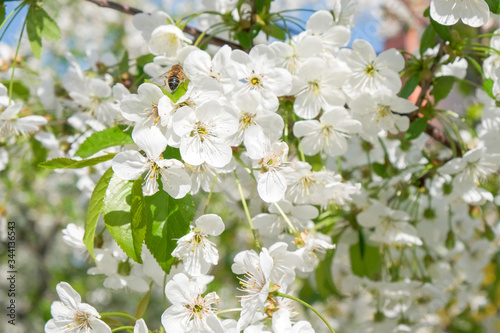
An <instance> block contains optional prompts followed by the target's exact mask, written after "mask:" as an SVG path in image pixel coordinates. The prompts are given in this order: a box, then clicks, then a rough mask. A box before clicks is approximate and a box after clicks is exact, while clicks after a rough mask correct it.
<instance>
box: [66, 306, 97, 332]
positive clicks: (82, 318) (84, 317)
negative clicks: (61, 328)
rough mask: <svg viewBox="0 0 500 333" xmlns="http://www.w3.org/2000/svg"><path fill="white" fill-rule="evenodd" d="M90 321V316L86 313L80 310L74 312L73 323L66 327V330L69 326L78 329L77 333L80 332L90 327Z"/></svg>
mask: <svg viewBox="0 0 500 333" xmlns="http://www.w3.org/2000/svg"><path fill="white" fill-rule="evenodd" d="M90 319H91V315H90V314H88V313H87V312H84V311H82V310H76V312H75V316H74V320H75V321H74V323H72V324H70V325H66V328H70V327H71V326H76V327H77V328H78V329H77V331H78V332H80V331H81V330H85V331H86V330H87V328H88V327H90Z"/></svg>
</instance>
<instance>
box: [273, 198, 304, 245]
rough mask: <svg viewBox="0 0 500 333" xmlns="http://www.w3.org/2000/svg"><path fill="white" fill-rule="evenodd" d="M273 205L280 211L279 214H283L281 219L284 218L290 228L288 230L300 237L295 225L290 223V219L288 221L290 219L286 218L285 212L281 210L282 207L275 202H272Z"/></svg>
mask: <svg viewBox="0 0 500 333" xmlns="http://www.w3.org/2000/svg"><path fill="white" fill-rule="evenodd" d="M274 205H275V206H276V208H278V210H279V211H280V214H281V216H283V219H285V222H286V223H287V224H288V227H289V228H290V230H291V231H292V232H293V233H294V234H295V237H300V233H299V232H298V231H297V229H295V227H294V226H293V224H292V221H290V219H289V218H288V216H286V214H285V212H284V211H283V209H281V207H280V206H279V205H278V203H277V202H274Z"/></svg>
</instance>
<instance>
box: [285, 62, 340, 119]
mask: <svg viewBox="0 0 500 333" xmlns="http://www.w3.org/2000/svg"><path fill="white" fill-rule="evenodd" d="M347 74H348V68H347V67H346V66H345V65H342V64H341V63H340V62H339V61H337V60H335V59H332V60H330V61H329V62H328V63H327V62H326V61H325V60H323V59H322V58H317V57H313V58H309V59H307V61H305V62H304V64H303V65H302V67H301V68H300V69H299V71H298V75H297V76H296V77H294V80H293V88H292V91H291V93H292V94H295V95H297V96H296V98H295V102H294V103H293V109H294V111H295V113H296V114H297V115H298V116H299V117H302V118H305V119H312V118H315V117H316V116H317V115H318V114H319V112H320V110H321V109H323V110H329V109H331V108H332V107H334V106H340V105H344V103H345V100H346V97H345V94H344V93H343V92H342V91H341V90H340V87H342V85H343V84H344V83H345V81H346V80H347V77H348V75H347Z"/></svg>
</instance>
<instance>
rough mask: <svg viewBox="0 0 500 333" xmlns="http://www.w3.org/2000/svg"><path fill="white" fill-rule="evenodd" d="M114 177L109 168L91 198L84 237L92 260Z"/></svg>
mask: <svg viewBox="0 0 500 333" xmlns="http://www.w3.org/2000/svg"><path fill="white" fill-rule="evenodd" d="M112 176H113V169H111V168H109V169H108V170H106V172H105V173H104V174H103V175H102V177H101V179H99V181H98V182H97V184H96V186H95V188H94V191H93V192H92V195H91V196H90V201H89V208H88V209H87V216H86V218H85V234H84V235H83V243H84V244H85V247H87V250H88V251H89V253H90V255H91V256H92V258H93V257H94V235H95V229H96V227H97V222H99V216H100V215H101V211H102V208H103V207H104V196H105V195H106V190H107V189H108V184H109V181H110V180H111V177H112Z"/></svg>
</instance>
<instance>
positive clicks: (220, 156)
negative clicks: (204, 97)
mask: <svg viewBox="0 0 500 333" xmlns="http://www.w3.org/2000/svg"><path fill="white" fill-rule="evenodd" d="M173 122H174V124H175V125H174V131H175V133H176V134H177V135H178V136H179V137H180V138H181V140H180V152H181V156H182V159H183V160H184V161H186V162H187V163H189V164H191V165H200V164H202V163H203V162H206V163H207V164H209V165H211V166H214V167H223V166H225V165H227V164H228V163H229V162H230V161H231V157H232V151H231V146H230V145H229V143H228V142H227V140H226V139H227V138H228V137H229V136H231V135H232V134H234V133H235V132H236V131H237V130H238V118H237V117H236V115H235V112H234V110H232V109H231V108H230V107H228V106H225V105H223V104H220V103H219V102H216V101H208V102H205V103H203V104H202V105H200V106H199V107H197V108H196V110H193V109H192V108H190V107H189V106H184V107H182V108H180V109H179V110H177V111H176V112H175V114H174V118H173Z"/></svg>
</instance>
